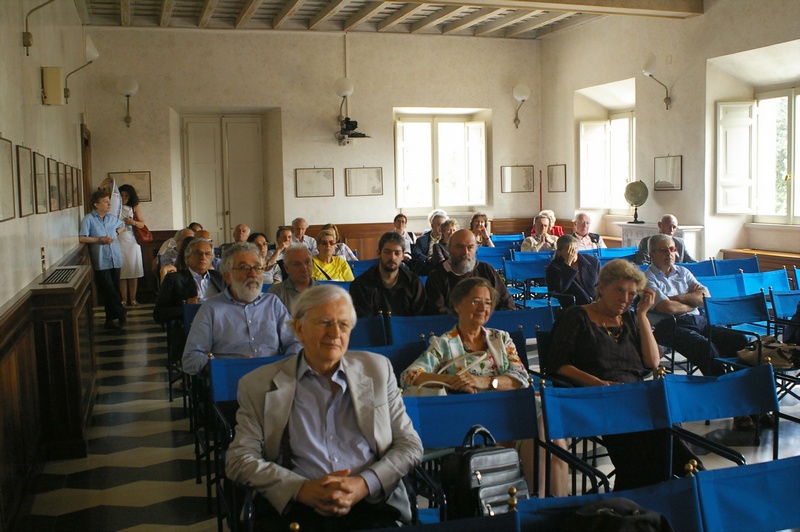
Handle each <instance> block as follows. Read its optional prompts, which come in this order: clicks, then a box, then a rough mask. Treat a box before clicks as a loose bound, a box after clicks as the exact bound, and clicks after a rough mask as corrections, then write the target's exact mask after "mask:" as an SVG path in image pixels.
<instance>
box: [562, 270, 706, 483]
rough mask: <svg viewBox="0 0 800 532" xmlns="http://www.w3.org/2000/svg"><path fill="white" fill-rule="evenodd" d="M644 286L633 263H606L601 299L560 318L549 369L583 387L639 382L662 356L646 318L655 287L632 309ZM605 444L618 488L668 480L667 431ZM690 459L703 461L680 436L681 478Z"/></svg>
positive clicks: (675, 456)
mask: <svg viewBox="0 0 800 532" xmlns="http://www.w3.org/2000/svg"><path fill="white" fill-rule="evenodd" d="M644 286H645V278H644V275H643V274H642V272H640V271H639V268H637V267H636V265H634V264H633V263H631V262H628V261H626V260H623V259H616V260H612V261H611V262H609V263H608V264H606V265H605V266H604V267H603V268H602V269H601V270H600V276H599V282H598V286H597V301H595V302H594V303H590V304H588V305H581V306H575V307H571V308H568V309H566V310H564V313H563V314H562V315H561V317H559V319H558V320H557V321H556V323H555V325H554V327H553V333H552V334H553V339H552V345H551V349H550V351H551V353H552V360H551V361H550V368H549V371H551V372H555V373H557V374H559V375H562V376H564V377H566V378H568V379H571V380H573V381H577V382H578V383H580V384H581V385H583V386H613V385H615V384H618V383H627V382H640V381H642V380H643V376H644V375H645V374H647V373H648V372H649V370H653V369H655V368H656V367H658V363H659V360H660V359H661V354H660V352H659V350H658V344H657V343H656V339H655V337H654V336H653V332H652V329H651V327H650V321H649V320H648V318H647V312H648V311H649V310H650V309H651V308H652V307H653V304H654V302H655V293H654V292H653V290H651V289H650V288H645V289H644V291H643V293H642V299H641V301H640V302H639V305H638V306H637V308H636V314H635V317H634V315H633V314H631V313H630V312H628V309H629V308H630V306H631V304H632V303H633V299H634V298H635V297H636V294H637V293H638V291H639V290H640V289H642V288H643V287H644ZM603 444H604V445H605V446H606V448H607V449H608V453H609V455H610V457H611V461H612V462H613V463H614V467H615V468H616V472H617V473H616V476H615V482H614V490H615V491H619V490H625V489H632V488H638V487H641V486H647V485H650V484H655V483H657V482H661V481H662V480H666V479H665V478H664V472H665V469H666V460H668V456H669V455H668V452H669V449H670V436H669V433H668V432H667V431H664V430H660V431H649V432H635V433H627V434H615V435H613V436H608V435H607V436H603ZM691 459H695V460H698V462H700V461H699V459H698V458H697V457H696V456H695V455H694V454H692V453H691V451H689V449H688V448H687V447H686V446H685V445H684V444H683V443H682V442H681V441H680V440H677V439H676V440H675V441H674V444H673V449H672V460H673V461H672V471H673V474H675V475H678V476H683V475H684V474H685V473H684V465H686V463H687V462H689V460H691ZM700 468H701V469H702V464H700Z"/></svg>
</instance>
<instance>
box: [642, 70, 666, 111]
mask: <svg viewBox="0 0 800 532" xmlns="http://www.w3.org/2000/svg"><path fill="white" fill-rule="evenodd" d="M642 74H644V75H645V76H647V77H648V78H651V79H652V80H653V81H655V82H656V83H658V84H659V85H661V86H662V87H664V92H665V93H666V97H665V98H664V105H665V106H666V107H667V111H669V106H670V105H672V98H670V97H669V89H668V88H667V86H666V85H664V84H663V83H661V82H660V81H658V80H657V79H656V77H655V76H654V75H653V73H652V72H651V71H649V70H642Z"/></svg>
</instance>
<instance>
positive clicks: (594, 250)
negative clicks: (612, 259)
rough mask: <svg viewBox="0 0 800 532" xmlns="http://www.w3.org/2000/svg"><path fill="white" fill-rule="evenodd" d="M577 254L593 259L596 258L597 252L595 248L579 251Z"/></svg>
mask: <svg viewBox="0 0 800 532" xmlns="http://www.w3.org/2000/svg"><path fill="white" fill-rule="evenodd" d="M578 253H583V254H584V255H591V256H593V257H598V255H599V252H598V251H597V249H596V248H594V249H579V250H578Z"/></svg>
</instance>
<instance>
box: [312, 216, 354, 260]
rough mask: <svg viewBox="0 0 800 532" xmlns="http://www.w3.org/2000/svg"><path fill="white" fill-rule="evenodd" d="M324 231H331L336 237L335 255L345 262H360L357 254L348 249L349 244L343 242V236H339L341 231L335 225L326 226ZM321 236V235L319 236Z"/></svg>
mask: <svg viewBox="0 0 800 532" xmlns="http://www.w3.org/2000/svg"><path fill="white" fill-rule="evenodd" d="M322 229H330V230H331V231H333V234H335V235H336V248H335V249H334V250H333V255H334V256H336V257H342V258H343V259H344V260H348V261H349V260H358V257H356V254H355V253H353V251H352V250H351V249H350V248H349V247H348V245H347V244H345V243H344V242H342V235H340V234H339V229H338V228H337V227H336V226H335V225H334V224H325V225H323V226H322ZM317 236H319V235H317Z"/></svg>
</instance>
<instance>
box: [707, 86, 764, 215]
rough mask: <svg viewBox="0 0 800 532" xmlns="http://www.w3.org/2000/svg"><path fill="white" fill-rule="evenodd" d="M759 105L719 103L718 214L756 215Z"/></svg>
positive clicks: (750, 103) (752, 103)
mask: <svg viewBox="0 0 800 532" xmlns="http://www.w3.org/2000/svg"><path fill="white" fill-rule="evenodd" d="M755 109H756V104H755V102H717V187H716V188H717V214H753V213H754V211H755V201H754V200H755V187H754V184H755V181H754V168H755V131H754V125H755Z"/></svg>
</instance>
